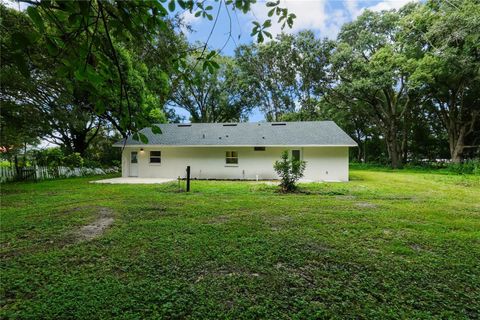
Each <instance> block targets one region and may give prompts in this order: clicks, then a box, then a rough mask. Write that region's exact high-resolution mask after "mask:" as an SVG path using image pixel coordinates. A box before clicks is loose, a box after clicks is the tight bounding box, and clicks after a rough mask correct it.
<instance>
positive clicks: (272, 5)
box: [267, 0, 280, 7]
mask: <svg viewBox="0 0 480 320" xmlns="http://www.w3.org/2000/svg"><path fill="white" fill-rule="evenodd" d="M279 3H280V0H279V1H277V2H267V7H276V6H278V4H279Z"/></svg>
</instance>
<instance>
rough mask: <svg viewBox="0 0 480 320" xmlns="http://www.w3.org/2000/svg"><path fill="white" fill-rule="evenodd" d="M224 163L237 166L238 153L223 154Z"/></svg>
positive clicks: (228, 152)
mask: <svg viewBox="0 0 480 320" xmlns="http://www.w3.org/2000/svg"><path fill="white" fill-rule="evenodd" d="M225 163H226V164H238V152H237V151H227V152H226V153H225Z"/></svg>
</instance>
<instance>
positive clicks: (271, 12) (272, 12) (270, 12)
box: [268, 8, 275, 17]
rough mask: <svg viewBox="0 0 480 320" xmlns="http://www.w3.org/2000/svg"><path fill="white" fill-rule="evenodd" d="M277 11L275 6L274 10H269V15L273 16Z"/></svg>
mask: <svg viewBox="0 0 480 320" xmlns="http://www.w3.org/2000/svg"><path fill="white" fill-rule="evenodd" d="M274 13H275V8H273V9H272V10H270V11H268V16H269V17H271V16H273V14H274Z"/></svg>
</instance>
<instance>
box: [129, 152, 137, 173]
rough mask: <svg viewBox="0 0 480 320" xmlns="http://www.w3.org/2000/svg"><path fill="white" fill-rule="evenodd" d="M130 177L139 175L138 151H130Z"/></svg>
mask: <svg viewBox="0 0 480 320" xmlns="http://www.w3.org/2000/svg"><path fill="white" fill-rule="evenodd" d="M128 175H129V176H130V177H138V152H137V151H132V152H130V167H129V171H128Z"/></svg>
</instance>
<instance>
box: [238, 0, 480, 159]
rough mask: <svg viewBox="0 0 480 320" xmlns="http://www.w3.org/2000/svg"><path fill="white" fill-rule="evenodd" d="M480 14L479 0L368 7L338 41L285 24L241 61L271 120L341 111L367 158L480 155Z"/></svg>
mask: <svg viewBox="0 0 480 320" xmlns="http://www.w3.org/2000/svg"><path fill="white" fill-rule="evenodd" d="M479 17H480V3H479V2H478V1H470V0H466V1H427V2H426V3H416V4H409V5H407V6H405V7H403V8H401V9H400V10H398V11H397V10H391V11H383V12H371V11H365V12H364V13H363V14H362V15H360V16H359V17H358V18H357V19H356V20H355V21H353V22H351V23H348V24H345V25H344V26H343V28H342V29H341V31H340V33H339V35H338V38H337V39H336V40H335V41H331V40H326V39H324V40H322V39H317V38H315V36H314V34H313V33H312V32H311V31H303V32H300V33H298V34H296V35H285V34H282V35H280V36H278V37H277V39H276V41H271V42H268V43H266V44H253V45H247V46H241V47H239V48H238V49H237V51H236V55H235V61H236V62H237V64H238V67H239V68H240V70H241V71H242V72H241V74H242V75H243V77H245V78H246V79H247V80H245V82H246V83H249V84H250V86H251V87H250V90H251V92H250V95H248V97H249V98H251V99H253V100H254V102H251V103H250V105H254V106H257V107H259V108H260V110H262V112H263V113H264V114H265V117H266V118H267V119H268V120H270V121H290V120H297V121H298V120H300V121H305V120H323V119H333V120H335V121H336V122H337V123H338V124H339V125H340V126H341V127H343V128H344V129H346V130H347V132H348V133H349V134H350V135H351V136H352V137H353V138H354V139H355V140H356V141H357V143H358V144H359V148H358V149H357V151H356V155H355V156H356V158H357V159H358V160H361V161H385V160H387V159H388V161H389V162H390V163H391V165H392V167H394V168H398V167H401V166H402V165H403V164H404V163H406V162H407V161H415V160H421V159H446V158H450V159H452V160H453V161H454V162H461V161H462V160H463V159H465V158H473V157H478V156H479V155H480V154H479V149H480V18H479Z"/></svg>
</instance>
